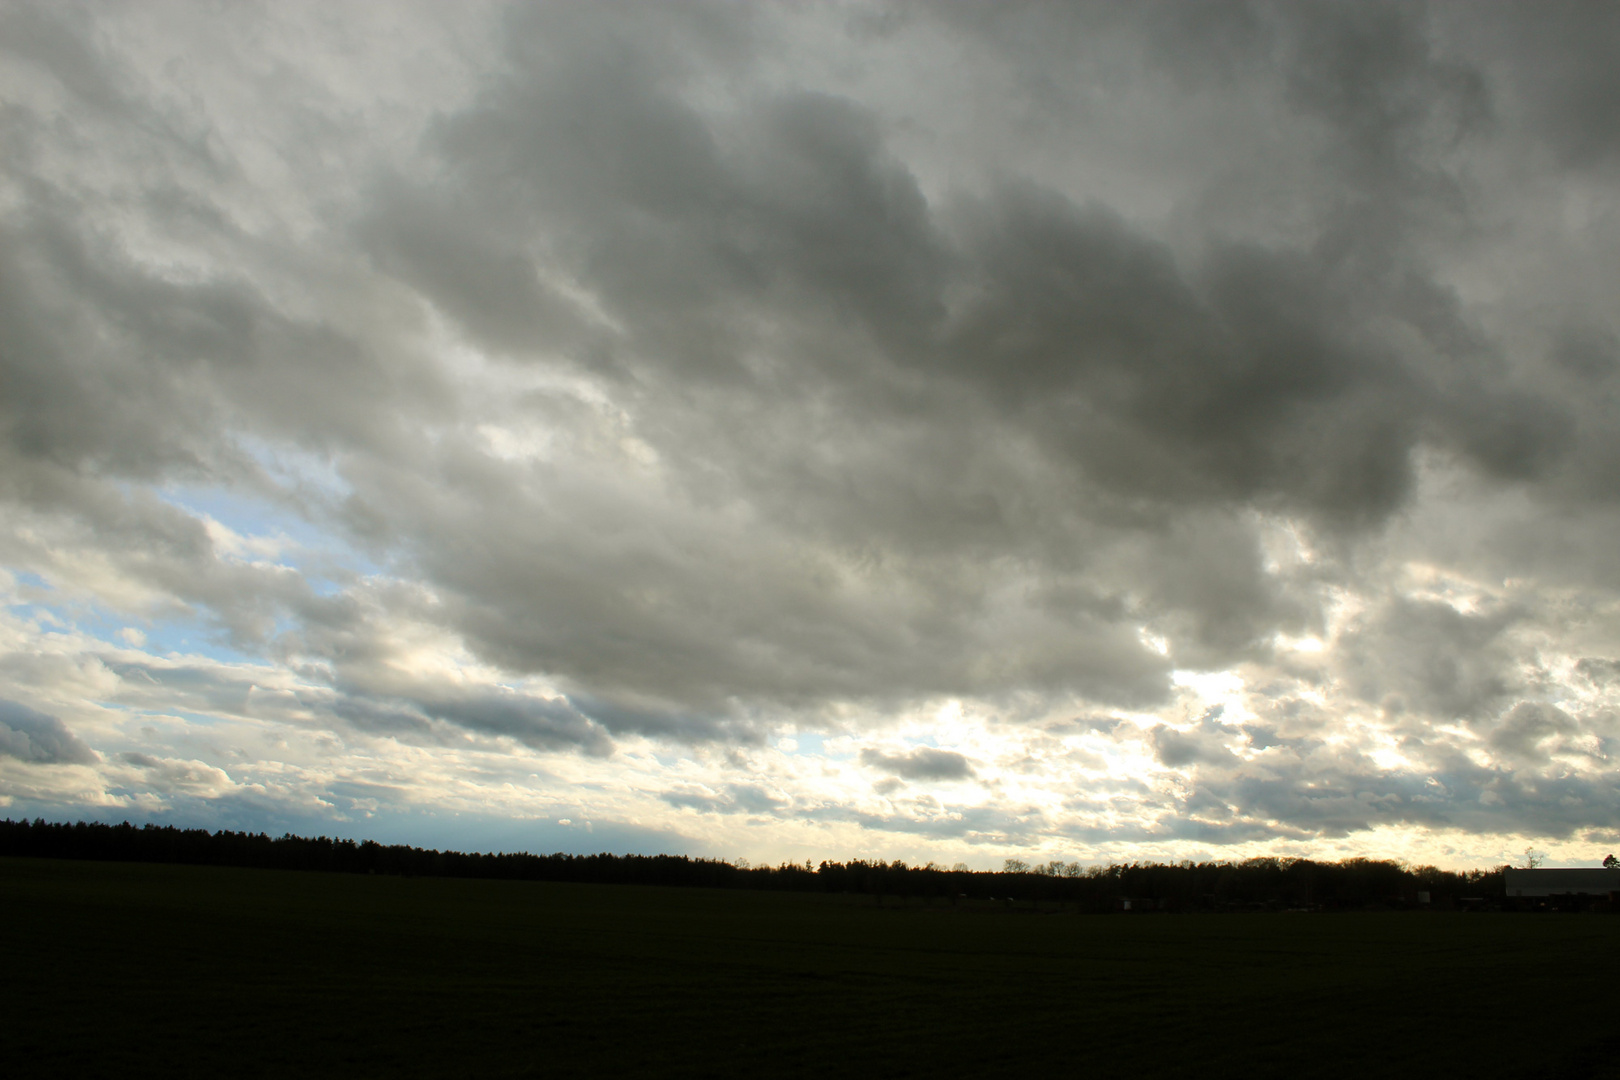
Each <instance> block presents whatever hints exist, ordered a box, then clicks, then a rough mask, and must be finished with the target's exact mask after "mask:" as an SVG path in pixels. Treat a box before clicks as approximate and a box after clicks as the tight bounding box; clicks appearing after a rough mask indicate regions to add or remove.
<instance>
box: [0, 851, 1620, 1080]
mask: <svg viewBox="0 0 1620 1080" xmlns="http://www.w3.org/2000/svg"><path fill="white" fill-rule="evenodd" d="M0 965H3V967H0V971H3V972H4V977H3V978H0V1070H3V1072H4V1074H5V1075H6V1076H7V1077H15V1078H19V1080H20V1078H22V1077H31V1076H53V1077H54V1076H63V1077H66V1076H119V1077H122V1076H130V1075H161V1076H277V1077H280V1076H312V1075H343V1076H466V1077H480V1078H482V1077H502V1076H583V1075H597V1076H610V1075H611V1076H623V1075H640V1076H688V1077H695V1076H862V1075H872V1076H928V1077H937V1076H1021V1077H1022V1076H1031V1077H1033V1076H1052V1075H1061V1076H1121V1077H1132V1078H1137V1077H1154V1076H1196V1077H1209V1076H1282V1075H1288V1076H1341V1075H1342V1076H1356V1077H1374V1076H1382V1075H1403V1076H1407V1077H1442V1076H1444V1077H1467V1076H1474V1075H1477V1076H1481V1077H1485V1076H1489V1077H1498V1076H1572V1077H1573V1076H1582V1077H1584V1076H1620V917H1614V916H1600V915H1487V914H1442V913H1390V914H1365V915H1345V914H1334V915H1307V914H1300V915H1203V916H1198V915H1190V916H1173V915H1144V916H1077V915H1074V914H1055V913H1044V914H1038V913H1034V912H1030V911H1028V910H1027V909H1026V910H1023V911H1008V910H1005V909H998V908H988V907H980V908H977V909H969V908H959V909H956V910H952V909H950V908H945V907H933V908H926V909H925V908H921V907H917V906H911V907H906V908H901V907H898V906H896V905H895V902H894V901H893V900H892V899H891V900H890V901H889V905H888V906H886V907H878V906H875V905H874V904H873V901H872V900H871V898H869V897H846V896H826V895H818V894H795V893H760V892H743V891H709V890H699V889H658V888H650V887H640V886H599V885H562V884H542V883H532V882H499V881H452V880H434V879H402V878H388V877H360V876H347V875H340V874H304V873H292V872H282V871H265V870H238V869H216V868H208V867H189V866H162V865H137V864H128V863H87V862H66V861H47V860H32V859H0Z"/></svg>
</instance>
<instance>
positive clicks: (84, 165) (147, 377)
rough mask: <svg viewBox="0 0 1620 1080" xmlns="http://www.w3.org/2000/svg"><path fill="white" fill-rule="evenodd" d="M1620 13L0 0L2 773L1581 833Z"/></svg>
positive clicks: (1192, 844)
mask: <svg viewBox="0 0 1620 1080" xmlns="http://www.w3.org/2000/svg"><path fill="white" fill-rule="evenodd" d="M1617 40H1620V16H1616V15H1615V14H1614V13H1612V12H1610V11H1609V10H1608V9H1606V8H1603V7H1600V6H1594V5H1585V4H1567V5H1560V4H1552V5H1547V4H1537V5H1534V6H1533V7H1532V6H1530V5H1508V6H1503V7H1498V8H1494V9H1492V10H1491V11H1490V12H1486V13H1481V12H1479V11H1477V10H1475V9H1472V8H1465V7H1464V6H1462V5H1448V4H1433V5H1420V4H1377V3H1368V4H1356V5H1340V4H1326V3H1324V4H1289V5H1271V4H1263V3H1253V4H1248V3H1233V4H1174V3H1164V4H1144V5H1135V6H1132V7H1131V8H1129V9H1121V8H1119V7H1117V6H1116V5H1106V4H1097V5H1071V6H1067V7H1054V6H1050V5H1042V4H1007V3H998V4H986V5H975V4H961V5H952V6H950V7H946V8H935V7H931V6H925V5H911V4H897V5H883V4H862V5H849V6H838V5H833V6H819V7H813V8H804V7H801V6H795V5H754V6H749V7H746V8H739V7H736V6H734V5H729V6H728V5H719V6H710V5H705V4H690V5H673V6H672V5H634V4H628V3H626V4H597V5H589V6H583V5H572V4H517V5H504V4H479V5H467V6H462V7H458V8H456V9H454V10H450V9H444V8H442V7H440V6H437V5H427V4H423V5H404V6H401V5H389V6H386V7H383V6H377V7H364V6H352V7H346V8H343V9H338V10H335V11H334V10H327V9H324V8H321V7H319V6H316V5H308V6H301V5H264V6H252V5H249V6H242V7H236V8H233V9H231V10H229V11H209V12H206V13H204V12H202V11H201V10H200V9H197V8H195V7H193V6H189V5H185V4H174V5H158V6H140V7H135V6H130V7H119V6H111V7H109V6H105V5H84V6H78V5H71V4H67V5H64V4H50V5H44V4H28V3H20V4H15V5H11V6H8V7H5V8H4V9H3V11H0V100H4V101H6V102H7V103H8V104H7V105H6V107H5V108H4V109H3V110H0V125H3V129H4V130H3V136H0V137H3V138H4V141H5V143H6V145H7V147H8V152H7V154H6V160H5V163H4V164H3V165H0V234H3V235H0V500H4V504H5V511H4V513H5V520H6V522H7V524H6V527H5V529H4V530H3V531H0V566H4V567H6V568H7V573H8V577H7V579H6V581H7V585H6V593H7V596H6V599H7V605H8V606H7V608H6V612H5V615H4V620H5V623H4V627H3V628H0V643H3V651H0V682H3V685H0V689H3V693H4V695H5V696H6V697H7V698H8V699H12V700H13V701H14V704H11V705H8V706H7V709H8V710H10V711H8V712H5V713H4V714H3V715H0V724H3V725H4V726H3V727H0V755H3V756H4V761H0V797H4V798H7V799H10V800H11V804H12V805H15V806H17V807H19V808H21V809H24V810H27V811H29V812H33V811H35V810H40V809H41V808H51V812H52V813H60V814H67V815H71V814H73V813H80V812H83V813H97V814H113V815H117V814H128V813H140V814H147V815H156V816H162V815H164V814H169V815H176V814H181V815H190V816H191V819H193V820H197V821H203V822H209V821H219V822H226V821H229V822H232V823H239V822H248V823H251V822H253V821H265V822H279V821H295V820H296V821H304V820H314V821H319V822H323V823H325V827H326V828H328V829H332V828H337V827H342V828H349V829H352V830H355V831H362V832H363V831H365V829H366V828H368V827H372V828H378V827H382V826H383V824H384V823H385V822H386V821H398V822H407V821H416V820H418V819H419V818H418V816H419V815H434V814H440V813H442V814H445V815H449V816H454V815H459V814H465V815H467V820H469V821H471V820H473V819H476V820H477V821H478V822H480V824H479V825H477V826H476V828H474V827H473V826H469V827H468V828H469V830H470V831H469V832H468V836H470V837H471V841H470V842H471V844H472V845H473V846H477V845H478V844H480V843H484V842H486V841H487V843H489V844H494V843H497V842H498V843H501V844H506V845H508V846H519V847H522V846H544V843H552V842H558V841H557V839H556V838H557V837H558V836H560V835H563V833H566V834H567V835H568V836H574V837H576V838H577V843H579V844H582V845H584V846H591V844H592V843H593V841H594V839H595V835H596V834H595V832H594V830H595V828H596V825H595V823H598V822H600V823H601V825H602V827H603V829H606V830H612V829H618V830H620V831H619V832H617V833H614V834H613V835H615V836H620V837H632V838H633V837H643V838H645V839H644V840H633V839H632V840H626V841H625V842H627V843H630V842H635V843H641V842H645V843H647V844H649V845H654V846H660V847H666V848H667V847H669V846H671V845H676V846H682V845H684V846H685V847H686V848H687V849H689V850H694V851H703V852H706V853H720V854H743V853H747V854H749V855H750V856H752V857H756V858H757V857H761V856H763V857H766V858H775V857H779V856H780V857H802V856H803V855H805V854H809V855H832V854H837V855H840V856H847V855H854V854H860V853H876V854H886V855H890V856H893V855H904V856H905V857H908V858H930V857H938V858H940V859H941V860H942V861H955V860H956V859H957V858H959V857H960V858H967V859H968V860H969V861H973V860H975V859H976V860H978V861H979V862H984V863H993V862H999V859H1000V858H1001V857H1002V856H1003V855H1006V854H1009V853H1016V854H1030V855H1032V856H1047V857H1058V858H1065V859H1072V858H1076V857H1108V856H1110V855H1113V854H1130V853H1149V854H1154V855H1158V856H1165V857H1170V856H1175V857H1179V856H1180V855H1183V854H1188V853H1200V852H1210V851H1226V852H1234V853H1236V852H1242V853H1248V852H1252V851H1262V850H1264V851H1301V852H1305V851H1309V852H1312V853H1318V854H1323V853H1326V854H1331V853H1332V852H1334V851H1340V852H1352V851H1360V850H1377V851H1380V852H1383V853H1391V852H1393V853H1397V854H1409V855H1410V856H1411V857H1414V858H1423V859H1427V860H1431V861H1442V862H1456V861H1460V860H1467V859H1490V858H1497V857H1499V856H1501V855H1502V854H1503V853H1505V852H1509V851H1514V850H1518V849H1519V848H1522V846H1523V843H1528V842H1535V843H1537V844H1539V845H1541V846H1543V847H1546V846H1549V845H1562V846H1560V847H1558V851H1559V852H1561V853H1565V855H1564V856H1561V857H1567V858H1569V859H1577V858H1583V857H1584V851H1585V847H1587V846H1591V845H1593V844H1602V843H1606V842H1610V841H1611V840H1612V839H1613V838H1614V835H1615V834H1614V831H1613V830H1614V825H1613V822H1614V820H1615V817H1614V812H1615V809H1616V803H1617V802H1620V794H1617V791H1616V788H1615V772H1614V769H1613V767H1612V764H1611V761H1610V753H1611V750H1612V749H1613V747H1614V745H1615V744H1614V740H1615V738H1616V737H1617V730H1616V721H1615V716H1616V713H1615V705H1616V690H1617V686H1620V682H1617V679H1616V677H1615V670H1616V663H1617V660H1616V658H1617V657H1620V641H1617V636H1620V635H1617V631H1620V623H1617V622H1616V617H1615V612H1616V600H1617V593H1616V586H1617V584H1620V559H1617V555H1616V549H1615V548H1614V546H1613V544H1612V543H1611V542H1610V538H1611V537H1612V536H1613V529H1614V526H1615V524H1616V519H1617V509H1620V508H1617V504H1616V500H1617V495H1620V488H1617V487H1616V486H1615V482H1614V477H1615V476H1616V475H1617V472H1616V465H1617V463H1620V425H1617V423H1616V416H1615V402H1616V387H1617V382H1616V380H1617V379H1620V326H1617V325H1616V323H1615V321H1614V316H1613V312H1612V307H1613V305H1612V298H1613V296H1614V295H1615V292H1616V286H1617V285H1620V256H1617V253H1620V244H1617V243H1616V241H1617V240H1620V235H1617V226H1620V215H1617V205H1620V200H1617V195H1616V192H1617V190H1620V188H1617V186H1616V181H1617V179H1620V173H1617V169H1620V138H1617V136H1616V134H1615V129H1614V125H1613V123H1612V119H1611V117H1610V115H1609V113H1610V111H1611V110H1608V109H1607V108H1606V105H1605V103H1606V102H1607V101H1608V99H1609V97H1612V90H1613V88H1614V80H1615V76H1614V74H1613V64H1612V56H1613V46H1614V44H1615V43H1616V41H1617ZM8 731H9V732H10V734H6V732H8ZM92 748H94V749H92ZM41 812H43V811H41ZM368 815H369V817H368ZM563 820H566V822H567V824H566V825H557V824H555V823H556V822H559V821H563ZM368 821H369V822H371V823H372V824H371V825H370V826H368V825H367V822H368ZM345 822H346V823H347V824H341V823H345ZM539 822H545V823H547V824H545V825H544V826H543V827H542V826H541V825H540V824H536V823H539ZM333 823H339V824H338V825H334V824H333ZM503 823H506V824H503ZM520 823H528V824H527V825H524V824H520ZM576 823H589V824H590V827H591V828H592V830H593V832H592V833H590V834H585V835H580V834H581V833H582V830H583V829H584V828H585V825H584V824H576ZM390 827H392V826H390ZM399 827H400V828H405V826H404V825H400V826H399ZM525 829H528V830H529V831H528V832H527V833H525V831H524V830H525ZM559 829H560V830H563V833H559V832H558V830H559ZM479 830H482V831H479ZM625 830H629V831H625ZM637 830H639V831H637ZM525 837H527V838H525ZM405 838H406V839H409V837H405ZM480 838H484V839H482V840H481V839H480ZM542 841H544V843H542ZM1521 841H1522V842H1523V843H1521ZM462 842H464V843H467V842H469V841H462ZM568 842H570V843H575V842H576V840H569V841H568ZM1515 845H1517V846H1515Z"/></svg>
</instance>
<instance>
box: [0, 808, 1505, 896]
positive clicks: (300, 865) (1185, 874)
mask: <svg viewBox="0 0 1620 1080" xmlns="http://www.w3.org/2000/svg"><path fill="white" fill-rule="evenodd" d="M0 855H10V856H28V857H34V858H65V859H87V860H101V861H119V862H156V863H178V864H187V865H200V866H234V867H249V868H258V869H273V870H312V871H326V872H337V873H349V874H386V875H395V876H405V877H443V878H485V879H495V880H506V881H553V882H575V883H581V884H614V885H665V886H685V887H699V888H720V889H760V890H773V891H793V892H828V893H854V894H864V895H870V896H872V897H873V898H874V899H875V900H876V901H878V902H880V903H881V902H883V901H884V900H885V899H889V900H892V901H896V902H903V901H914V902H919V901H920V902H927V901H933V902H936V903H943V902H949V903H955V902H958V901H962V900H970V901H980V902H982V901H999V902H1002V903H1003V904H1005V905H1007V906H1016V905H1025V906H1029V905H1033V906H1036V907H1040V906H1053V907H1058V908H1069V909H1072V910H1077V911H1082V912H1107V911H1121V910H1129V911H1132V912H1157V911H1167V912H1171V911H1173V912H1196V911H1268V910H1272V911H1284V910H1299V909H1302V908H1303V909H1316V910H1366V909H1369V908H1371V909H1401V908H1412V907H1417V906H1420V900H1421V901H1422V902H1423V904H1426V905H1428V906H1435V907H1445V906H1451V905H1453V904H1456V903H1459V902H1464V901H1470V902H1477V901H1479V900H1483V899H1488V898H1497V897H1500V896H1501V895H1502V872H1503V871H1504V870H1505V869H1506V867H1505V866H1498V867H1494V868H1491V869H1484V870H1469V871H1450V870H1442V869H1439V868H1437V867H1433V866H1408V865H1405V864H1403V863H1400V862H1396V861H1393V860H1388V859H1366V858H1353V859H1343V860H1339V861H1334V862H1319V861H1315V860H1312V859H1303V858H1297V859H1291V858H1278V857H1259V858H1251V859H1244V860H1241V861H1207V862H1192V861H1184V862H1180V863H1152V862H1132V863H1115V864H1112V865H1094V866H1082V865H1081V864H1079V863H1064V862H1051V863H1047V864H1044V865H1040V866H1028V865H1026V864H1024V863H1022V862H1019V861H1018V860H1008V863H1007V867H1006V868H1005V869H1003V870H1000V871H973V870H969V869H967V868H966V867H962V866H957V867H955V868H944V867H940V866H937V865H935V864H932V863H930V864H928V865H925V866H911V865H907V864H906V863H904V862H902V861H899V860H896V861H892V862H884V861H882V860H866V859H854V860H850V861H847V862H834V861H823V862H821V863H819V864H814V865H812V864H811V863H808V862H806V863H787V862H784V863H781V864H779V865H776V866H748V865H746V864H734V863H730V862H726V861H724V860H720V859H704V858H692V857H690V856H686V855H613V854H608V853H605V852H604V853H600V854H594V855H572V854H565V853H562V852H558V853H555V854H550V855H535V854H529V853H527V852H515V853H478V852H461V851H438V850H434V849H427V848H418V847H411V846H408V845H403V844H378V843H376V842H374V841H370V840H366V841H361V842H356V841H353V840H345V839H334V838H331V837H327V836H317V837H313V838H312V837H303V836H294V835H292V834H290V833H288V834H284V835H282V836H277V837H272V836H269V835H268V834H265V833H247V832H232V831H230V830H224V829H221V830H219V831H216V832H209V831H207V830H206V829H180V828H176V827H174V826H159V825H151V824H148V825H144V826H139V827H137V826H135V825H131V824H130V823H129V822H127V821H126V822H124V823H122V824H118V825H108V824H104V823H100V822H84V821H80V822H75V823H72V824H68V823H53V822H47V821H45V820H44V819H42V818H40V819H35V820H33V821H27V820H23V821H12V820H10V819H9V818H8V819H6V820H5V821H0ZM1425 894H1426V899H1425ZM1126 901H1129V902H1130V903H1129V906H1128V907H1127V906H1126V904H1125V902H1126Z"/></svg>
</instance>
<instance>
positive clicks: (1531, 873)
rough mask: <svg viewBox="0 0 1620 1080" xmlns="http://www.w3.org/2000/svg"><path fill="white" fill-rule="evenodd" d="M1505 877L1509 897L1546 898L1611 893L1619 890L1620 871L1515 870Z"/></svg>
mask: <svg viewBox="0 0 1620 1080" xmlns="http://www.w3.org/2000/svg"><path fill="white" fill-rule="evenodd" d="M1503 877H1504V878H1505V879H1506V880H1505V884H1506V886H1507V895H1508V899H1510V900H1515V899H1525V900H1531V899H1544V898H1546V897H1549V896H1608V895H1609V894H1610V893H1620V870H1593V869H1578V870H1514V869H1511V868H1509V869H1508V870H1507V871H1506V873H1505V874H1504V875H1503Z"/></svg>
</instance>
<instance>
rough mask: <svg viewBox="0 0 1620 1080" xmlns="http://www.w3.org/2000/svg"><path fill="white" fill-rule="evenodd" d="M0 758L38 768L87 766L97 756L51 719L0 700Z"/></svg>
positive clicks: (60, 722)
mask: <svg viewBox="0 0 1620 1080" xmlns="http://www.w3.org/2000/svg"><path fill="white" fill-rule="evenodd" d="M0 754H4V755H5V756H7V757H13V758H16V759H17V760H18V761H26V762H29V763H31V764H37V765H90V764H93V763H94V762H95V761H97V760H98V759H97V756H96V752H95V751H94V750H92V749H90V748H89V747H88V746H86V745H85V744H84V743H83V742H81V741H80V740H79V738H78V736H76V735H74V734H73V732H71V731H69V730H68V728H67V725H66V724H64V723H62V721H60V720H58V719H57V718H56V717H54V716H50V715H48V714H46V713H42V712H40V711H38V710H37V709H30V708H29V707H28V706H26V705H23V704H20V703H18V702H15V701H7V700H5V699H0Z"/></svg>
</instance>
